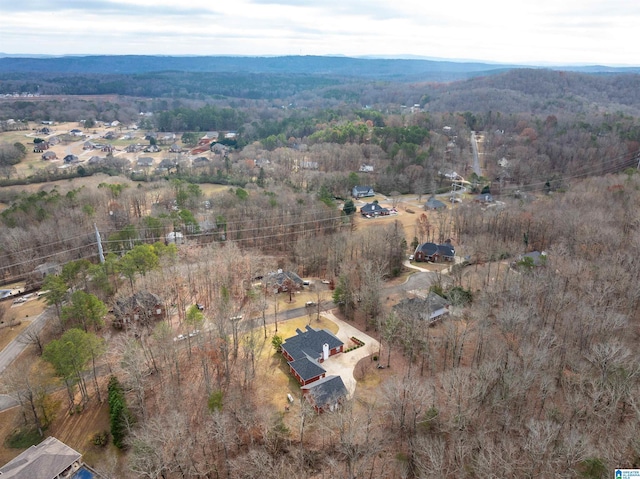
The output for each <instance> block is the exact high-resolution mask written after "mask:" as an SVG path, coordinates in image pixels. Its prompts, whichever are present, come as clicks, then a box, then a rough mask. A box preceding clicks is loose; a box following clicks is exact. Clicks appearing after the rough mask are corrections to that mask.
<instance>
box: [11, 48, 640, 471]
mask: <svg viewBox="0 0 640 479" xmlns="http://www.w3.org/2000/svg"><path fill="white" fill-rule="evenodd" d="M0 60H3V61H4V60H8V59H0ZM30 60H31V59H29V61H30ZM289 60H290V63H289V67H288V68H289V70H290V71H289V70H288V71H286V72H283V71H250V68H257V67H249V66H247V67H244V68H247V71H237V70H235V71H231V69H230V67H228V68H229V71H221V70H215V69H213V68H212V69H211V70H209V71H206V70H201V71H197V70H193V69H189V68H186V67H183V68H184V70H185V71H184V72H180V71H177V67H176V71H171V72H168V71H154V68H152V67H151V66H149V65H151V63H144V64H143V65H142V66H140V68H141V71H135V72H130V73H129V72H123V73H119V74H117V75H111V74H104V73H102V70H98V68H104V69H107V70H108V66H109V63H108V62H106V63H100V62H99V61H98V59H96V58H93V59H91V62H93V63H91V62H90V63H87V65H89V66H86V67H83V68H85V70H83V71H73V70H72V68H71V67H70V66H68V65H69V63H68V61H67V63H64V65H67V66H66V67H65V69H61V70H60V71H58V72H52V71H50V70H48V71H47V70H46V68H49V67H42V66H37V67H33V66H31V67H28V66H23V67H20V68H37V69H38V71H39V72H36V73H24V72H23V71H21V70H20V68H18V67H16V68H15V71H13V72H9V73H0V76H1V77H2V78H3V81H2V83H1V85H2V88H4V89H5V91H4V93H13V92H16V96H13V95H11V96H5V97H3V98H0V126H1V128H2V132H1V133H0V168H1V170H0V171H1V173H2V177H1V179H0V205H1V211H0V223H1V224H2V227H1V228H0V277H1V278H2V280H3V283H4V284H5V285H6V287H7V288H9V287H11V285H15V284H21V285H23V286H21V287H23V288H33V291H36V290H40V291H41V292H44V293H43V295H42V298H41V299H32V300H31V301H30V302H32V301H42V302H43V304H44V305H46V307H47V309H46V312H45V313H43V314H45V315H46V316H47V318H48V322H47V326H46V327H45V328H44V329H43V330H42V331H41V332H36V333H33V332H30V333H29V334H23V335H21V336H20V337H19V340H20V341H22V342H23V344H25V345H26V351H25V353H23V355H24V357H26V358H28V359H27V360H20V359H19V360H16V361H15V362H14V363H13V364H11V366H9V367H8V368H7V369H6V370H5V371H4V372H2V373H0V374H1V375H2V376H1V379H2V380H1V381H0V383H1V386H0V388H1V391H0V392H1V393H3V394H7V395H8V396H10V397H11V398H13V399H14V400H15V402H16V404H17V407H15V408H13V409H10V410H8V411H3V412H0V415H1V416H0V423H3V424H7V425H10V427H9V426H8V427H5V428H3V429H2V430H1V431H2V434H5V435H6V436H7V437H6V442H5V445H4V447H3V448H2V449H0V457H1V458H2V459H3V460H5V459H6V460H7V461H8V460H9V459H11V458H12V457H15V456H16V455H17V453H18V452H19V450H20V449H17V450H16V449H12V448H11V447H9V446H8V445H7V444H9V443H13V442H15V439H16V437H18V436H19V437H22V435H25V436H29V435H31V436H30V437H32V438H33V443H37V442H38V441H39V440H41V439H42V438H44V437H46V436H48V435H52V434H53V435H55V434H57V435H58V436H59V437H60V438H61V439H63V440H66V441H69V442H70V443H71V445H72V446H73V447H75V448H76V449H78V450H80V451H82V452H83V454H84V456H85V460H86V462H87V463H88V464H90V465H91V466H92V467H93V468H94V469H95V470H96V471H97V472H98V473H99V474H100V475H101V477H104V478H106V479H110V478H125V477H126V478H129V477H131V478H162V479H172V478H187V477H189V478H191V477H193V478H211V479H212V478H222V477H225V478H228V479H231V478H234V479H235V478H238V479H240V478H254V477H266V478H273V479H277V478H285V477H308V478H320V477H328V476H340V477H347V478H349V479H355V478H360V477H369V478H372V479H373V478H380V479H382V478H425V479H426V478H431V477H445V478H454V477H467V478H492V477H495V478H497V477H509V478H523V477H562V478H592V479H595V478H605V477H611V473H612V471H613V469H614V468H617V467H626V468H638V467H640V442H639V441H638V438H637V426H638V422H639V420H640V403H638V398H639V397H640V361H639V360H638V357H637V354H635V353H633V351H634V345H635V344H636V343H637V340H638V335H639V334H640V329H639V325H640V323H639V321H640V318H639V317H638V314H637V311H638V307H639V306H640V288H639V287H638V284H640V281H639V278H640V262H639V261H638V257H639V255H638V253H639V251H638V249H639V248H640V243H638V234H637V233H638V232H637V229H638V228H639V227H640V215H639V214H638V212H637V208H634V207H633V205H635V204H637V202H638V201H640V197H639V193H638V192H639V191H640V175H639V174H638V165H639V164H640V110H639V106H640V97H639V96H638V93H637V92H638V91H640V89H639V88H637V87H638V86H640V85H638V82H639V81H640V76H638V75H637V74H636V73H634V72H597V73H593V72H576V71H554V70H546V69H520V68H505V70H506V71H494V72H491V74H490V75H485V74H484V72H485V70H483V68H481V66H480V65H476V66H475V67H468V68H467V70H463V69H462V67H461V66H452V65H448V66H447V65H443V68H442V69H443V70H447V68H449V70H450V71H451V72H454V71H455V69H456V68H459V70H457V74H460V75H463V74H464V75H465V76H463V77H455V78H448V79H447V82H446V83H445V82H442V81H438V79H434V78H430V77H429V76H428V75H426V74H425V75H424V76H423V77H422V78H421V77H420V71H417V70H416V69H417V68H418V67H420V66H419V65H417V66H416V65H414V64H413V63H407V64H401V63H399V64H395V65H394V67H393V69H392V68H391V66H389V65H388V64H386V63H384V67H385V68H386V70H384V71H382V72H381V74H380V75H379V77H377V78H376V77H375V76H374V75H373V74H371V73H366V72H365V73H363V71H365V70H366V71H369V69H375V68H378V67H380V65H382V64H381V63H372V64H365V65H366V67H365V66H362V65H361V63H360V62H357V64H342V62H339V61H336V62H333V63H331V62H325V64H324V66H327V64H329V63H331V64H333V65H335V64H340V65H341V66H340V68H342V69H343V70H342V71H332V72H330V73H318V72H316V71H310V70H308V68H309V67H308V65H307V66H306V67H305V68H307V70H305V71H296V68H298V69H299V68H301V66H300V65H302V64H304V62H302V60H300V59H296V58H294V59H289ZM34 61H35V60H34ZM229 61H230V62H231V60H229ZM234 61H235V60H234ZM363 61H364V60H363ZM263 63H264V64H263V65H262V66H261V67H260V68H263V69H268V68H271V69H275V68H276V67H278V65H279V67H278V68H283V67H282V65H283V64H282V63H269V62H267V61H266V60H265V61H264V62H263ZM18 64H21V65H28V61H27V60H25V61H23V62H17V63H14V65H18ZM47 64H49V65H51V64H53V63H52V62H49V63H47ZM409 64H410V65H412V67H411V69H409V68H408V67H407V69H405V70H403V69H402V65H405V66H406V65H409ZM2 65H4V63H3V62H2V61H0V70H2V69H3V68H7V67H6V66H2ZM6 65H9V64H8V63H7V64H6ZM38 65H42V64H40V63H38ZM92 65H93V66H92ZM145 65H146V66H145ZM176 65H177V64H176ZM265 65H267V66H265ZM274 65H275V66H274ZM291 65H293V66H291ZM319 65H320V66H322V62H321V63H320V64H319ZM354 65H356V66H354ZM358 65H359V66H358ZM356 67H357V68H356ZM454 67H455V68H454ZM202 68H203V69H204V68H205V66H202ZM220 68H222V67H220ZM318 68H319V67H318ZM336 68H337V67H336ZM358 68H359V69H360V70H358ZM420 68H421V67H420ZM90 69H93V70H90ZM349 69H350V70H349ZM4 71H6V70H4ZM394 71H395V72H396V74H397V78H394V74H393V72H394ZM400 72H401V73H400ZM5 79H6V81H5ZM9 90H10V91H9ZM43 121H44V122H46V123H45V124H43ZM114 122H115V123H114ZM45 125H46V126H47V127H48V128H50V129H52V130H53V132H52V133H48V134H45V133H43V128H44V126H45ZM113 125H115V126H113ZM134 126H135V128H134ZM71 128H76V129H77V130H78V131H80V132H81V133H82V134H83V135H84V136H83V137H82V138H81V139H78V138H76V137H73V136H72V135H71V133H70V131H69V130H71ZM109 132H115V133H117V135H113V136H114V139H112V140H106V139H105V136H106V134H107V133H109ZM214 132H215V134H214ZM227 135H228V136H227ZM53 136H57V137H58V138H59V140H60V142H61V143H60V146H52V147H51V149H55V148H59V149H58V150H57V151H62V152H64V153H67V152H71V151H74V152H77V154H78V155H79V156H80V157H81V158H82V159H81V161H80V163H79V164H76V163H73V164H71V165H67V166H65V165H64V162H63V160H62V159H60V158H59V159H58V160H53V161H51V160H49V161H44V160H43V159H42V158H41V155H42V151H39V152H38V153H35V152H32V150H34V146H35V145H37V143H35V142H34V138H40V137H43V138H48V139H49V138H51V137H53ZM85 136H86V137H88V138H91V140H92V141H99V142H103V143H108V142H111V143H108V144H110V145H112V146H113V149H112V150H111V151H109V152H108V153H106V154H105V153H102V152H96V153H97V155H103V156H104V158H103V159H102V160H100V161H96V162H95V163H91V164H90V162H89V156H90V155H95V153H91V150H89V151H85V152H82V151H83V148H84V143H85V142H86V141H87V140H86V139H85ZM125 136H126V137H127V139H123V137H125ZM165 136H168V137H169V138H170V140H168V142H166V143H165V142H164V141H163V137H165ZM212 138H214V139H213V140H212ZM176 145H177V147H176ZM203 145H204V149H200V150H198V148H200V147H202V146H203ZM133 146H135V147H138V146H140V148H143V147H151V146H159V151H157V152H154V153H143V152H142V151H141V150H135V149H134V151H135V152H134V153H130V152H129V150H126V148H127V147H133ZM214 147H215V148H214ZM196 150H197V151H198V152H197V153H194V151H196ZM102 151H104V150H102ZM474 151H475V152H478V151H479V153H478V154H477V161H476V159H475V158H474ZM145 155H148V156H149V158H151V160H152V162H153V166H154V167H148V166H139V164H138V163H139V159H140V157H141V156H145ZM160 165H165V166H162V167H161V166H160ZM156 166H157V168H156ZM358 185H360V186H362V185H369V186H371V187H372V188H373V189H374V190H375V197H373V198H371V199H367V198H362V199H358V198H351V197H350V196H351V193H350V192H351V191H352V188H353V187H355V186H358ZM481 192H482V195H481V194H480V193H481ZM432 195H433V198H434V199H435V198H439V199H440V200H442V203H443V206H444V208H443V209H440V210H431V209H429V208H428V207H427V206H426V205H425V202H426V201H427V199H428V198H430V197H431V196H432ZM488 196H491V197H492V201H491V202H490V203H486V202H485V201H484V200H483V199H482V198H487V197H488ZM370 201H372V202H375V203H376V204H380V205H383V206H384V207H386V208H388V211H390V213H389V215H388V216H381V217H377V218H367V217H366V216H363V215H362V214H361V213H360V208H361V207H362V206H364V204H365V203H369V202H370ZM96 231H98V232H99V235H100V237H101V238H100V239H98V237H97V235H96ZM425 242H433V243H438V244H449V245H453V246H455V256H456V260H455V261H454V262H452V263H447V262H435V263H419V262H416V261H413V256H412V253H413V252H414V251H415V250H416V247H417V246H418V245H420V244H423V243H425ZM98 243H100V246H101V248H102V251H101V253H100V254H102V256H103V258H102V259H103V260H101V258H100V255H99V253H98ZM541 252H542V253H541ZM527 253H529V254H530V253H537V254H538V255H542V257H544V260H543V261H540V262H536V261H533V260H531V259H525V257H524V256H523V255H525V254H527ZM45 265H47V266H46V268H45ZM43 271H46V274H42V272H43ZM277 271H280V272H282V271H291V272H294V273H296V274H297V275H299V276H300V278H304V279H305V281H307V284H304V285H303V284H302V283H300V284H299V285H296V283H295V282H293V281H291V280H286V281H285V282H286V287H285V288H284V289H278V288H276V289H275V290H274V289H273V288H270V287H267V286H265V285H266V284H267V282H266V280H265V278H266V277H269V275H270V274H273V273H274V272H277ZM428 293H437V294H438V295H440V296H441V297H442V298H444V300H446V301H447V304H448V305H449V306H448V307H449V311H448V314H447V316H446V317H445V318H444V319H443V320H441V321H438V322H435V323H434V324H429V323H427V322H426V321H425V319H424V313H425V311H424V309H423V308H420V307H418V308H415V307H401V305H403V304H408V303H406V302H403V301H404V300H407V299H408V298H412V299H414V300H415V299H416V298H422V296H420V295H421V294H423V295H426V294H428ZM142 297H144V298H152V299H151V300H152V301H154V303H153V306H152V307H145V308H143V309H142V310H140V311H138V310H136V311H137V312H136V313H135V316H136V317H135V319H134V320H130V319H122V316H121V315H122V314H123V311H125V314H131V316H130V317H131V318H133V314H134V313H133V312H131V311H133V310H131V311H129V310H127V308H128V306H126V305H127V304H130V303H129V301H130V298H142ZM38 298H39V297H38ZM140 301H141V300H140ZM27 304H30V303H27ZM23 307H24V306H23V305H19V304H18V305H16V304H12V303H11V301H3V302H0V321H2V323H1V325H4V324H5V323H7V324H8V325H9V326H10V327H11V328H13V326H14V325H15V324H16V323H17V322H20V321H21V322H25V323H28V322H29V320H30V319H28V318H26V317H24V316H21V317H18V315H19V314H20V311H21V310H20V308H23ZM154 312H155V313H154ZM156 313H157V314H159V315H162V316H163V317H162V319H157V318H156V317H155V316H154V314H156ZM296 315H297V316H296ZM332 318H337V319H336V321H335V322H333V321H332ZM18 320H20V321H18ZM340 321H343V322H344V323H345V324H348V325H350V326H353V327H354V328H356V329H357V330H358V331H359V333H357V334H362V335H363V337H365V336H366V338H367V340H366V341H364V342H367V341H375V342H376V344H378V348H379V349H378V351H377V352H376V353H374V354H372V355H371V356H370V357H369V356H367V357H365V358H364V359H361V360H360V361H358V362H357V364H355V365H354V366H353V367H352V371H353V379H354V381H355V390H354V393H353V394H350V395H349V397H348V398H345V399H343V400H341V401H339V405H338V406H337V407H336V408H335V410H326V411H324V412H322V413H318V412H317V411H316V410H314V409H313V407H311V405H310V403H308V402H307V401H306V400H305V399H304V397H303V396H301V392H300V387H299V385H298V384H297V382H296V381H295V380H294V379H292V377H290V376H289V375H288V373H289V367H290V366H289V365H288V363H287V361H286V360H285V359H284V357H283V356H282V355H281V354H280V352H279V349H280V347H281V345H282V341H283V340H285V339H287V337H288V336H289V335H294V334H296V333H295V330H296V328H301V329H304V327H305V326H314V327H315V326H316V325H317V326H318V327H322V328H328V329H330V330H331V328H334V329H333V332H334V333H335V330H339V326H336V325H338V324H341V323H340ZM9 329H10V328H8V327H0V340H3V341H4V340H5V339H4V338H5V337H7V336H6V335H8V334H9ZM336 334H337V333H336ZM369 338H371V339H369ZM7 341H8V339H7ZM360 342H363V341H360ZM3 344H4V343H3ZM349 345H350V347H349V348H348V349H350V350H351V349H354V350H356V349H357V347H359V346H360V344H359V342H358V341H355V340H354V341H353V343H349ZM342 354H345V355H347V356H348V354H351V352H348V353H342ZM329 361H330V359H329V360H328V361H327V362H329ZM287 393H289V394H290V395H292V396H293V398H294V401H293V402H288V400H287ZM332 409H333V408H332ZM100 417H101V418H102V419H96V418H100ZM71 425H73V427H72V426H71ZM72 430H73V431H75V432H73V433H72V432H71V431H72ZM79 430H82V431H84V432H83V433H82V434H79V433H78V432H77V431H79ZM0 462H2V461H0ZM5 462H6V461H5Z"/></svg>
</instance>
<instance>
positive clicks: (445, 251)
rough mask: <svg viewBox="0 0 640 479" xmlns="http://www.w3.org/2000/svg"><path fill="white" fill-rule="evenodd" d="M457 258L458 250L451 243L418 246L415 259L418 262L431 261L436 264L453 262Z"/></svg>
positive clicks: (414, 255) (414, 254)
mask: <svg viewBox="0 0 640 479" xmlns="http://www.w3.org/2000/svg"><path fill="white" fill-rule="evenodd" d="M455 256H456V250H455V249H454V247H453V246H451V243H450V242H445V243H444V244H435V243H422V244H420V245H418V247H417V248H416V251H415V253H413V257H414V259H415V260H416V261H423V262H424V261H431V262H433V263H436V262H438V261H440V260H442V261H453V260H454V259H455Z"/></svg>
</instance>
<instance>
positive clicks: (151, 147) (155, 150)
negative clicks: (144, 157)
mask: <svg viewBox="0 0 640 479" xmlns="http://www.w3.org/2000/svg"><path fill="white" fill-rule="evenodd" d="M159 151H160V147H159V146H158V145H149V146H147V147H145V149H144V152H145V153H158V152H159Z"/></svg>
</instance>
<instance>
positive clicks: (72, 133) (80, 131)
mask: <svg viewBox="0 0 640 479" xmlns="http://www.w3.org/2000/svg"><path fill="white" fill-rule="evenodd" d="M69 133H70V134H71V136H84V133H82V130H78V129H77V128H74V129H73V130H71V131H70V132H69Z"/></svg>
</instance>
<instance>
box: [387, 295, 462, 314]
mask: <svg viewBox="0 0 640 479" xmlns="http://www.w3.org/2000/svg"><path fill="white" fill-rule="evenodd" d="M449 305H450V304H449V302H448V301H447V300H446V299H444V298H443V297H442V296H440V295H438V294H436V293H434V292H433V291H430V292H429V294H428V295H427V296H426V297H422V298H405V299H403V300H402V301H400V302H399V303H398V304H396V305H395V306H394V307H393V310H394V311H396V312H397V313H398V314H399V315H400V316H402V315H403V312H405V313H407V314H411V313H417V314H418V315H419V317H420V319H422V320H428V321H434V320H436V319H437V318H439V317H440V316H442V314H446V313H447V311H444V312H443V310H446V309H448V307H449Z"/></svg>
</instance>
